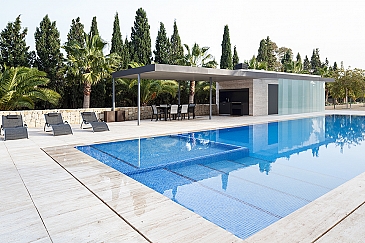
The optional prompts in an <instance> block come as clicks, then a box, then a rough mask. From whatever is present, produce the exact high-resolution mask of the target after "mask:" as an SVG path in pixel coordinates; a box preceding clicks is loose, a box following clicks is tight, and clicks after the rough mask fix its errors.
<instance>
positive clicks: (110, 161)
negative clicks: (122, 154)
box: [77, 146, 136, 173]
mask: <svg viewBox="0 0 365 243" xmlns="http://www.w3.org/2000/svg"><path fill="white" fill-rule="evenodd" d="M77 149H79V150H80V151H82V152H84V153H86V154H88V155H89V156H91V157H93V158H94V159H97V160H99V161H102V162H103V163H104V164H106V165H108V166H110V167H112V168H113V169H116V170H118V171H120V172H122V173H129V172H132V171H135V170H136V168H135V167H133V166H130V165H128V164H126V163H124V162H123V161H120V160H118V159H116V158H113V157H111V156H110V155H108V154H105V153H102V152H100V151H99V150H96V149H94V148H93V147H90V146H80V147H77Z"/></svg>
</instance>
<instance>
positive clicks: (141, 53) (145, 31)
mask: <svg viewBox="0 0 365 243" xmlns="http://www.w3.org/2000/svg"><path fill="white" fill-rule="evenodd" d="M131 47H132V50H133V52H131V53H130V54H132V55H133V57H132V60H133V61H134V62H137V63H143V64H150V63H151V59H152V51H151V37H150V25H149V24H148V19H147V14H146V12H145V11H144V10H143V9H142V8H139V9H138V10H137V12H136V17H135V21H134V27H132V34H131Z"/></svg>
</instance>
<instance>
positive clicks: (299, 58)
mask: <svg viewBox="0 0 365 243" xmlns="http://www.w3.org/2000/svg"><path fill="white" fill-rule="evenodd" d="M297 62H298V63H301V62H302V57H301V56H300V54H299V52H298V54H297Z"/></svg>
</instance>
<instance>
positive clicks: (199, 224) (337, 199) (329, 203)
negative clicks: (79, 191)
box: [42, 116, 365, 242]
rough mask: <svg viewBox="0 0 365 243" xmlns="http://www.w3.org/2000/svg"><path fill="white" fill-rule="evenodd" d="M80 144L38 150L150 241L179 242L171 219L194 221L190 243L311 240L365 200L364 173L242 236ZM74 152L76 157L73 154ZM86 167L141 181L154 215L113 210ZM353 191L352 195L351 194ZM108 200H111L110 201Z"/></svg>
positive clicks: (129, 181)
mask: <svg viewBox="0 0 365 243" xmlns="http://www.w3.org/2000/svg"><path fill="white" fill-rule="evenodd" d="M309 117H310V116H309ZM291 119H297V118H289V119H283V120H291ZM274 120H276V119H274ZM278 120H281V119H278ZM260 123H266V121H265V122H257V123H251V124H260ZM251 124H249V125H251ZM227 127H235V126H226V127H225V126H223V127H220V128H227ZM197 131H198V130H197ZM199 131H200V130H199ZM163 135H170V134H159V135H158V136H163ZM128 140H129V138H128ZM79 145H80V144H75V145H71V146H70V145H68V146H58V147H48V148H42V150H43V151H44V152H46V153H47V154H48V155H49V156H50V157H52V159H54V160H55V161H56V162H57V163H58V164H59V165H60V166H61V167H62V168H64V169H65V170H66V171H67V172H69V173H70V174H71V175H72V176H73V177H74V178H75V179H76V180H78V181H79V182H80V183H81V184H82V185H83V186H85V187H86V188H87V189H88V190H90V192H92V193H93V194H94V195H95V196H96V197H98V198H99V199H100V200H101V201H103V203H105V204H106V205H108V207H109V208H110V209H111V210H113V211H114V212H115V213H116V214H118V216H119V217H120V218H121V219H123V220H124V221H125V222H127V223H128V224H129V225H130V226H131V227H132V228H134V229H135V230H136V231H137V232H138V233H139V234H141V235H142V236H143V237H144V238H146V239H148V240H151V242H159V241H161V240H162V239H166V237H169V239H170V240H171V241H180V240H181V239H180V236H179V234H177V233H178V232H180V229H179V230H178V232H176V233H172V232H171V222H182V221H183V222H184V224H186V225H190V226H191V225H193V226H192V227H188V228H186V229H184V235H185V236H184V238H185V239H186V240H187V241H189V242H193V241H195V240H198V241H204V242H205V241H208V238H209V239H214V240H215V241H216V240H218V241H219V242H269V241H270V242H292V241H299V242H300V241H311V242H315V241H317V240H319V239H320V238H321V237H322V236H324V235H325V234H326V233H327V232H329V231H330V230H331V229H333V228H334V227H336V225H338V224H339V223H341V222H342V221H343V220H345V219H346V218H347V217H349V215H351V214H352V213H353V212H354V211H355V210H356V209H358V208H359V207H361V206H362V205H364V203H365V173H363V174H361V175H359V176H357V177H355V178H353V179H351V180H350V181H347V182H346V183H344V184H342V185H340V186H339V187H337V188H335V189H333V190H331V191H330V192H328V193H326V194H325V195H323V196H321V197H320V198H318V199H316V200H314V201H313V202H311V203H309V204H307V205H306V206H304V207H302V208H300V209H299V210H296V211H295V212H293V213H291V214H290V215H288V216H286V217H284V218H283V219H281V220H279V221H277V222H275V223H274V224H272V225H270V226H268V227H267V228H265V229H263V230H261V231H260V232H258V233H256V234H254V235H252V236H251V237H249V238H247V239H245V240H242V239H240V238H238V237H236V236H234V235H233V234H231V233H229V232H228V231H225V230H224V229H222V228H220V227H219V226H216V225H215V224H213V223H211V222H209V221H207V220H206V219H204V218H203V217H201V216H199V215H197V214H195V213H193V212H192V211H190V210H188V209H185V208H184V207H182V206H180V205H179V204H177V203H174V202H172V201H171V200H170V199H169V198H167V197H165V196H163V195H161V194H159V193H158V192H155V191H154V190H152V189H150V188H148V187H147V186H144V185H142V184H140V183H139V182H137V181H135V180H133V179H132V178H130V177H128V176H126V175H124V174H122V173H120V172H119V171H116V170H114V169H113V168H111V167H109V166H107V165H104V164H103V163H100V162H99V161H98V160H96V159H93V158H91V157H89V156H88V155H86V154H84V153H83V152H81V151H79V150H77V149H76V148H75V147H76V146H79ZM76 154H77V156H75V155H76ZM85 161H87V163H86V164H85V163H84V162H85ZM90 166H92V167H93V169H95V168H96V167H97V168H98V169H99V172H101V173H103V176H107V174H109V176H110V177H113V176H115V175H116V173H120V174H121V175H122V176H121V177H123V180H125V181H126V184H127V185H129V184H131V185H134V184H140V185H141V187H139V188H138V190H139V193H142V194H146V195H153V198H154V199H153V200H151V204H150V205H145V207H146V208H148V207H151V208H152V209H153V211H155V212H157V213H155V214H154V216H153V217H151V215H149V214H148V218H140V217H137V218H138V219H136V215H135V214H133V213H131V212H132V211H134V210H135V209H130V208H129V209H125V208H123V210H122V209H120V208H115V207H114V206H113V205H112V204H111V203H110V202H108V201H107V200H104V199H103V196H102V194H103V193H104V191H105V190H110V189H109V188H108V186H107V188H102V189H101V188H97V189H94V188H95V187H97V185H94V184H93V183H91V182H90V180H91V181H92V178H94V180H97V178H98V176H99V175H97V174H96V175H93V176H87V178H86V179H85V178H84V175H83V172H84V170H87V169H88V168H89V167H90ZM75 168H76V169H75ZM80 170H81V172H80ZM349 189H351V190H349ZM132 190H133V189H132ZM141 191H143V192H141ZM355 195H356V197H354V196H355ZM358 195H363V196H364V197H358ZM354 198H356V200H353V199H354ZM121 200H122V199H121ZM162 202H163V203H166V204H169V205H168V207H171V208H172V209H171V210H172V212H175V214H174V216H173V217H169V216H168V215H166V214H165V211H166V210H165V208H163V207H156V204H157V205H158V204H159V203H162ZM113 203H116V202H115V201H113ZM120 203H122V202H121V201H120V202H118V203H117V204H118V205H119V204H120ZM324 209H325V210H324ZM182 214H183V216H182ZM308 215H313V216H314V217H308ZM166 218H168V219H167V220H168V221H169V220H171V221H170V223H169V224H165V221H166ZM138 220H141V221H144V222H149V223H146V224H143V226H142V227H141V225H138V224H136V225H135V222H136V221H138ZM133 222H134V223H133ZM156 222H159V226H158V227H156ZM177 228H179V227H177ZM166 231H170V233H169V234H168V236H166V235H165V234H163V233H162V232H166ZM157 232H159V233H157ZM208 232H209V233H208ZM212 234H213V235H212ZM273 235H275V239H273ZM174 236H177V238H174ZM186 236H189V237H191V238H189V239H188V238H186ZM212 236H213V237H212ZM161 237H162V238H161Z"/></svg>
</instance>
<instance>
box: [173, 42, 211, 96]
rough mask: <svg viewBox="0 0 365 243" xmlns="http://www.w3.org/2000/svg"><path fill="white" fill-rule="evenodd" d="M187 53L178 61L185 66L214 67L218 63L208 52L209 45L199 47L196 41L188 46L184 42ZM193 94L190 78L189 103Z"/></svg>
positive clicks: (193, 83) (193, 82)
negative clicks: (191, 45)
mask: <svg viewBox="0 0 365 243" xmlns="http://www.w3.org/2000/svg"><path fill="white" fill-rule="evenodd" d="M184 46H185V49H186V51H187V54H186V55H185V56H184V57H183V59H182V60H179V63H180V64H182V65H185V66H191V67H208V68H216V67H217V65H218V63H217V62H216V61H215V59H214V58H213V56H212V55H211V54H209V53H208V50H209V47H202V48H200V47H199V45H198V44H197V43H195V44H194V45H193V48H191V50H190V48H189V46H188V45H187V44H184ZM212 59H213V60H212ZM194 95H195V80H190V88H189V103H194Z"/></svg>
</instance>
